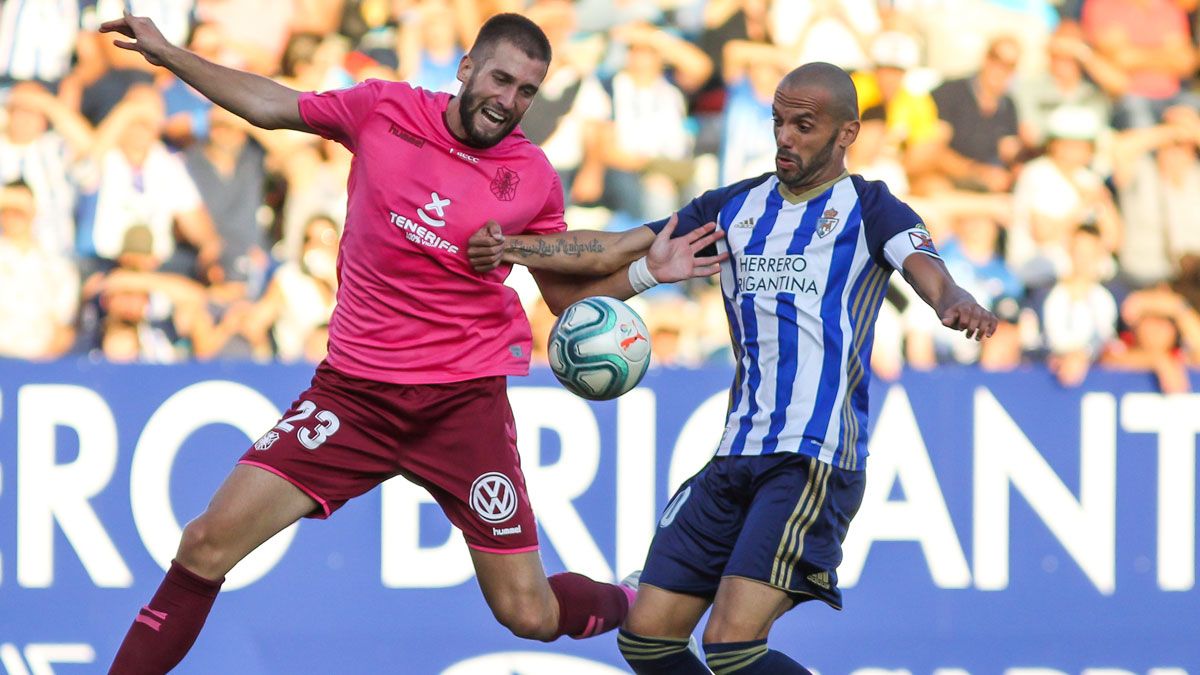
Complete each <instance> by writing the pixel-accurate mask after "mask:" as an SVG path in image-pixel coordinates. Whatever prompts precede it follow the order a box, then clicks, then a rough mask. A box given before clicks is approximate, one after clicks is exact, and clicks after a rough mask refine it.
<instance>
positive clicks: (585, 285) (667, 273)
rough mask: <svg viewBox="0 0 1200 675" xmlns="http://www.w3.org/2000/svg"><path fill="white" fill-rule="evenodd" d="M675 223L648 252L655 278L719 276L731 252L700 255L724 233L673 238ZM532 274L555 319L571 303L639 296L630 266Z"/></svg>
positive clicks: (661, 280)
mask: <svg viewBox="0 0 1200 675" xmlns="http://www.w3.org/2000/svg"><path fill="white" fill-rule="evenodd" d="M675 222H676V220H675V218H671V220H669V221H668V222H667V225H666V227H664V228H663V229H662V231H661V232H659V233H658V234H657V235H656V236H654V237H653V239H652V240H651V244H650V246H649V248H648V249H647V251H646V267H647V269H648V270H649V272H650V274H651V275H652V276H653V277H654V279H655V280H657V281H658V282H659V283H672V282H676V281H683V280H685V279H693V278H697V277H706V276H711V275H713V274H717V273H719V272H720V271H721V262H722V261H724V260H726V259H727V258H728V257H729V254H728V253H721V254H719V255H715V256H700V257H697V256H696V254H697V253H699V252H700V251H701V250H703V249H704V248H705V247H707V246H708V245H710V244H711V243H712V242H713V241H715V240H716V238H717V237H719V236H720V234H719V233H718V234H714V233H709V234H707V235H705V234H698V233H699V230H696V231H693V232H689V233H688V234H685V235H683V236H680V237H676V238H672V237H671V234H672V233H673V232H674V231H675ZM639 229H645V230H647V231H648V230H649V228H639ZM531 272H532V273H533V278H534V280H536V281H537V284H538V288H540V289H541V291H542V298H543V299H544V300H545V301H546V305H547V306H548V307H549V308H550V311H551V312H553V313H554V314H555V316H557V315H558V314H559V313H560V312H562V310H564V309H566V308H567V307H568V306H569V305H571V303H574V302H577V301H579V300H582V299H583V298H587V297H590V296H593V295H606V296H608V297H611V298H617V299H618V300H625V299H627V298H631V297H633V296H634V295H636V294H637V292H636V291H634V289H633V284H632V283H631V281H630V279H629V265H625V266H624V267H622V268H621V269H619V270H617V271H616V272H613V273H611V274H608V275H604V276H593V277H582V276H578V275H575V274H561V273H558V272H553V271H548V270H546V269H532V270H531Z"/></svg>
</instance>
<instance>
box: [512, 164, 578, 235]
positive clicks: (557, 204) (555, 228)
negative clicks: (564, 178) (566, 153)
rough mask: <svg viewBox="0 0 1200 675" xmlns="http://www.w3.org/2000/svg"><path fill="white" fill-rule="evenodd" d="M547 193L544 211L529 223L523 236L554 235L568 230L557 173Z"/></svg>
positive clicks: (560, 183) (522, 232)
mask: <svg viewBox="0 0 1200 675" xmlns="http://www.w3.org/2000/svg"><path fill="white" fill-rule="evenodd" d="M547 192H548V194H547V195H546V203H545V204H543V205H542V210H541V211H539V212H538V214H537V215H536V216H534V218H533V220H531V221H529V224H528V225H526V226H525V229H524V230H522V231H521V234H554V233H555V232H562V231H564V230H566V229H567V220H566V216H565V215H564V214H563V209H564V204H563V188H562V182H561V181H560V180H559V178H558V174H557V173H555V174H554V180H553V182H552V184H551V185H550V189H549V190H548V191H547Z"/></svg>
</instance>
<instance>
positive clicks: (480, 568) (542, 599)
mask: <svg viewBox="0 0 1200 675" xmlns="http://www.w3.org/2000/svg"><path fill="white" fill-rule="evenodd" d="M469 550H470V552H471V562H472V563H473V564H474V565H475V578H476V579H477V580H478V581H479V590H480V591H482V592H483V598H484V600H486V601H487V604H488V607H490V608H491V609H492V612H493V613H494V614H495V615H496V617H497V618H499V619H501V620H502V621H504V620H508V619H514V618H518V617H522V616H525V617H542V618H544V617H545V616H547V615H550V614H555V613H556V611H557V605H556V603H557V602H558V601H557V600H556V599H555V598H554V592H553V591H551V590H550V582H549V581H548V580H547V579H546V570H545V568H543V567H542V558H541V555H540V554H539V553H538V552H537V551H527V552H524V553H490V552H487V551H481V550H479V549H476V548H471V549H469ZM530 620H531V621H532V619H530Z"/></svg>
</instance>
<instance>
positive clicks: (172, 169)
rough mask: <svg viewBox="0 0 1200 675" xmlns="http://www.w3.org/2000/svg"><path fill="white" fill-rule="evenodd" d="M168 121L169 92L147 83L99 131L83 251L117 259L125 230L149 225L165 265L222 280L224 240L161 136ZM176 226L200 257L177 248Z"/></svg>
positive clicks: (87, 189)
mask: <svg viewBox="0 0 1200 675" xmlns="http://www.w3.org/2000/svg"><path fill="white" fill-rule="evenodd" d="M164 122H165V120H164V111H163V102H162V96H161V95H160V94H159V93H158V91H157V90H156V89H154V88H153V87H150V86H139V87H136V88H134V89H132V90H131V91H130V93H129V94H128V95H127V96H126V97H125V99H124V100H123V101H122V103H121V104H120V105H119V106H118V107H117V108H116V109H114V110H113V113H112V115H110V116H109V117H108V118H106V119H105V120H104V123H103V124H102V125H101V126H100V128H99V129H97V132H96V143H95V145H94V146H93V148H92V153H91V157H90V158H89V160H88V164H89V166H88V168H87V171H85V172H84V173H85V175H86V178H85V180H84V183H83V186H82V192H83V195H84V196H83V200H84V203H83V204H82V205H81V209H80V223H79V226H80V230H81V232H80V245H81V247H82V251H81V252H82V253H83V254H84V255H88V256H95V257H98V258H100V259H104V260H109V261H112V260H115V259H116V257H117V254H118V253H119V252H120V246H121V242H122V241H123V237H124V235H125V232H126V231H127V230H128V229H129V228H130V227H132V226H134V225H135V224H143V225H146V226H147V227H149V228H150V231H151V233H152V234H153V235H154V254H155V255H156V256H157V257H158V259H159V260H160V261H163V267H164V269H166V270H169V271H173V272H178V273H181V274H189V275H196V276H197V277H198V278H201V279H204V280H206V281H211V280H216V279H219V278H220V270H219V262H220V260H219V256H220V253H221V240H220V237H219V235H218V234H217V231H216V229H215V228H214V227H213V224H212V220H211V219H210V218H209V215H208V211H207V210H206V209H205V208H204V203H203V202H202V201H201V200H200V195H199V193H198V192H197V190H196V185H195V183H194V182H193V181H192V179H191V177H190V176H188V173H187V169H186V168H185V167H184V164H183V162H182V161H181V160H180V159H179V157H177V156H175V155H172V154H170V153H169V152H168V151H167V149H166V147H165V146H164V145H163V143H162V141H160V140H159V137H160V135H161V134H162V130H163V125H164ZM176 228H178V231H179V232H180V234H181V235H182V237H181V242H182V243H184V244H187V245H190V246H191V247H193V249H194V250H195V254H194V255H189V253H188V252H185V251H184V250H182V249H181V248H179V247H177V246H176V237H175V231H176ZM176 253H178V255H176ZM89 271H90V270H89Z"/></svg>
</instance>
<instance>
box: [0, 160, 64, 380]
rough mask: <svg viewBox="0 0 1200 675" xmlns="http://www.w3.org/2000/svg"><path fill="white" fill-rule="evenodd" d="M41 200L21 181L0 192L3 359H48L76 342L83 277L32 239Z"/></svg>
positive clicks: (0, 344) (0, 348)
mask: <svg viewBox="0 0 1200 675" xmlns="http://www.w3.org/2000/svg"><path fill="white" fill-rule="evenodd" d="M36 218H37V201H36V200H35V199H34V196H33V191H32V190H31V189H30V188H29V186H28V185H26V184H25V183H23V182H21V181H14V182H11V183H8V184H7V185H5V186H4V188H3V189H0V289H3V290H2V291H0V357H6V358H20V359H33V360H45V359H52V358H56V357H58V356H61V355H62V354H63V353H65V352H66V351H67V349H68V348H69V347H70V346H71V343H72V341H73V339H74V323H75V312H76V308H77V306H78V303H79V275H78V273H76V271H75V268H74V267H73V266H72V265H71V262H70V261H69V260H68V259H67V258H65V257H64V256H62V255H61V254H60V253H59V252H58V251H55V250H52V249H49V248H47V247H46V246H44V245H43V244H42V243H41V242H40V241H38V239H37V237H36V236H35V234H34V223H35V222H36Z"/></svg>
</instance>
